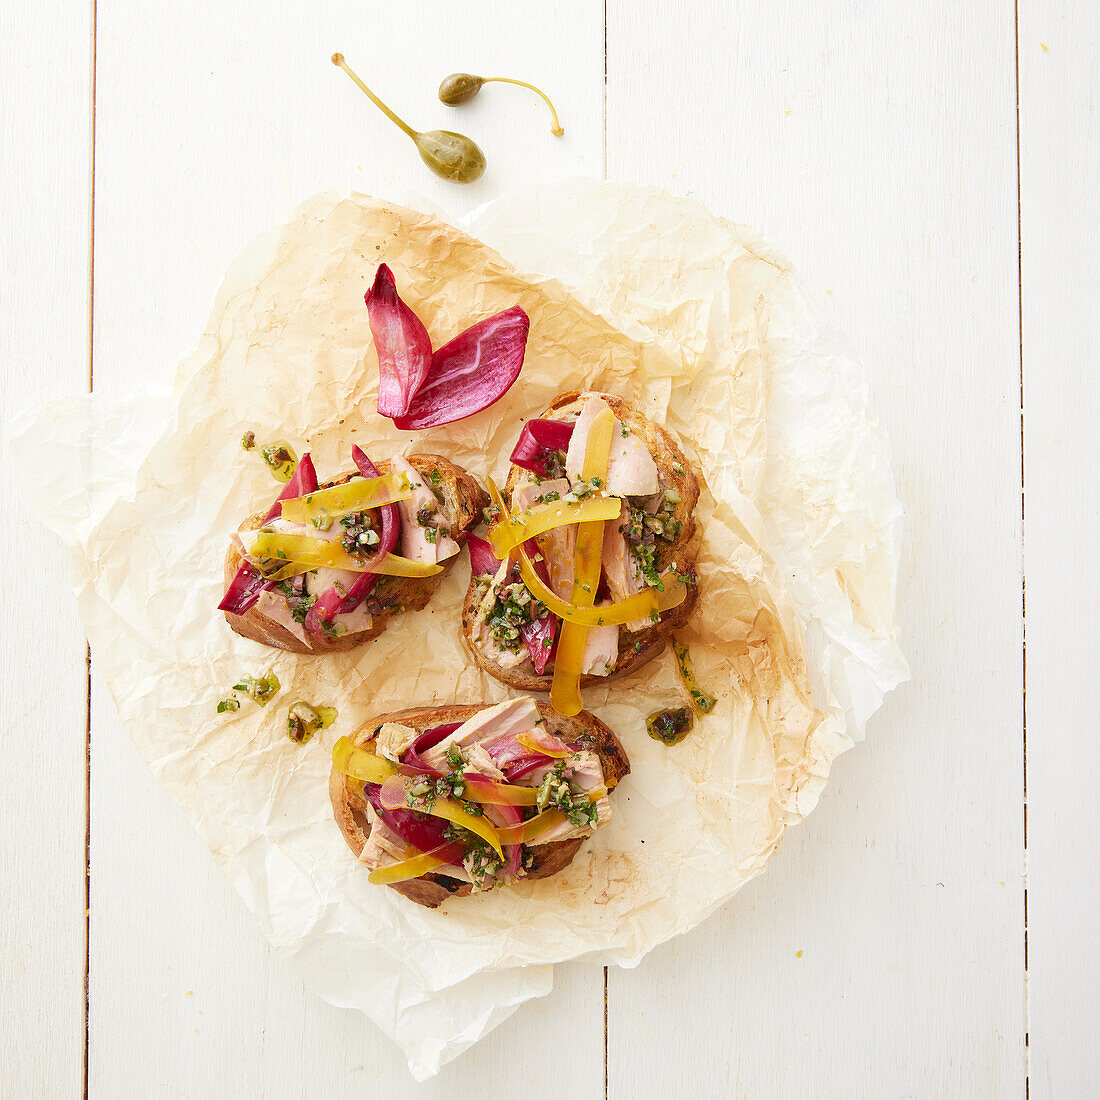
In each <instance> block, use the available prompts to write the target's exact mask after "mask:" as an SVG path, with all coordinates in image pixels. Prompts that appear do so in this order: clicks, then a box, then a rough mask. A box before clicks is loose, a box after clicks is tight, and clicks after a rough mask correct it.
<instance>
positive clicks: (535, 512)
mask: <svg viewBox="0 0 1100 1100" xmlns="http://www.w3.org/2000/svg"><path fill="white" fill-rule="evenodd" d="M622 507H623V502H622V500H620V499H619V497H589V498H588V499H587V500H578V501H570V500H554V501H551V502H550V503H549V504H536V505H535V506H534V507H532V508H528V509H527V511H526V512H518V513H513V514H512V515H511V516H509V517H508V518H507V519H503V518H502V519H501V522H500V523H497V524H495V525H494V526H493V527H492V528H491V529H490V531H489V542H491V543H492V545H493V553H494V554H496V556H497V557H498V558H501V559H502V560H503V558H504V557H505V556H506V555H507V553H508V551H509V550H511V549H512V548H513V547H515V546H519V545H520V543H522V542H526V541H527V539H530V538H534V537H535V535H541V534H542V533H543V532H545V531H551V530H553V529H554V528H555V527H564V526H565V525H566V524H567V523H584V522H586V521H589V520H592V521H595V520H609V519H618V518H619V515H620V514H621V512H622Z"/></svg>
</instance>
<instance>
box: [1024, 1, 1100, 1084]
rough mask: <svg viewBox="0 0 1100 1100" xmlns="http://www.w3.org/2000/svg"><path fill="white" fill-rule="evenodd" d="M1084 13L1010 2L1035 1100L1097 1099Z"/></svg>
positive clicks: (1093, 250) (1097, 284) (1095, 219)
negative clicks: (1015, 107)
mask: <svg viewBox="0 0 1100 1100" xmlns="http://www.w3.org/2000/svg"><path fill="white" fill-rule="evenodd" d="M1098 44H1100V11H1098V10H1097V7H1096V5H1095V4H1093V3H1088V2H1083V0H1077V2H1071V3H1060V4H1057V5H1055V4H1052V3H1044V2H1039V0H1024V2H1023V3H1021V4H1020V100H1021V106H1020V153H1021V221H1022V268H1023V270H1022V285H1023V293H1022V302H1023V350H1024V359H1023V363H1024V379H1023V388H1024V456H1025V459H1026V462H1025V468H1024V502H1025V514H1024V531H1025V536H1026V539H1025V551H1024V560H1025V563H1026V569H1027V801H1028V818H1027V822H1028V828H1027V843H1028V911H1027V917H1028V989H1029V997H1030V1019H1029V1025H1028V1031H1029V1037H1030V1046H1029V1054H1030V1083H1031V1096H1032V1097H1048V1096H1089V1095H1095V1094H1096V1091H1097V1088H1098V1087H1100V1051H1097V1049H1096V1044H1095V1042H1094V1037H1093V1028H1092V1027H1091V1026H1090V1022H1091V1021H1092V1019H1093V1018H1094V1016H1095V1005H1096V987H1097V981H1098V980H1100V947H1098V945H1097V943H1096V940H1095V936H1093V935H1092V934H1091V932H1092V925H1093V923H1094V921H1093V919H1092V914H1093V913H1094V912H1095V910H1096V906H1097V903H1098V901H1100V870H1098V861H1097V855H1098V848H1097V838H1096V832H1095V829H1090V828H1089V825H1088V822H1089V821H1090V819H1092V818H1094V816H1095V815H1094V813H1093V812H1092V806H1093V801H1094V794H1093V787H1094V783H1093V778H1094V776H1095V775H1096V773H1097V769H1098V768H1100V743H1098V741H1097V729H1098V723H1097V720H1096V707H1095V703H1094V699H1093V696H1092V685H1093V682H1094V679H1095V668H1094V666H1095V662H1096V655H1097V653H1100V625H1098V624H1100V596H1098V595H1097V589H1096V585H1095V582H1094V578H1095V573H1096V561H1097V546H1100V505H1098V503H1097V478H1096V471H1097V469H1098V468H1100V443H1098V442H1097V434H1096V426H1097V424H1098V423H1100V383H1098V382H1097V375H1096V360H1097V356H1098V354H1100V341H1098V340H1097V336H1096V328H1095V316H1094V315H1095V308H1096V302H1097V299H1098V298H1100V266H1098V264H1097V256H1098V255H1100V213H1098V212H1097V208H1096V202H1095V198H1094V195H1093V190H1094V188H1095V180H1096V178H1097V176H1098V174H1100V99H1098V93H1097V64H1096V57H1097V46H1098Z"/></svg>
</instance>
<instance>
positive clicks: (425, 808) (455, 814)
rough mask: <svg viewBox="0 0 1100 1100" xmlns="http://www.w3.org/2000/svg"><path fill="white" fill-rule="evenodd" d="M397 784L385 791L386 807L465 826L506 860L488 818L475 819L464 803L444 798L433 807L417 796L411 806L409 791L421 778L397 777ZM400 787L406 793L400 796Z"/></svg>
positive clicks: (433, 801) (436, 799) (436, 800)
mask: <svg viewBox="0 0 1100 1100" xmlns="http://www.w3.org/2000/svg"><path fill="white" fill-rule="evenodd" d="M395 778H396V779H397V782H396V783H393V780H392V779H391V783H393V786H392V787H389V786H387V788H386V789H385V790H383V791H382V805H383V806H387V807H388V808H389V809H405V810H408V809H412V810H417V811H418V812H420V813H422V814H431V816H432V817H440V818H442V819H443V820H444V821H449V822H450V823H451V824H452V825H461V826H462V828H463V829H469V830H470V832H471V833H474V834H476V835H477V836H479V837H481V839H482V840H484V841H485V842H486V844H489V845H490V846H491V847H492V848H493V849H494V850H495V851H496V853H497V855H498V856H500V858H501V859H503V858H504V853H503V852H502V851H501V849H500V837H499V836H497V831H496V828H495V827H494V826H493V824H492V822H490V821H487V820H486V819H485V818H484V817H480V816H478V817H475V816H474V815H473V814H472V813H470V811H469V810H467V809H465V808H464V807H463V805H462V803H461V802H456V801H455V800H454V799H452V798H440V797H438V796H437V797H436V798H435V799H433V800H432V802H431V803H430V804H429V803H428V802H427V801H425V800H424V799H418V798H417V797H416V796H415V795H414V796H413V800H412V802H411V803H410V802H409V788H410V787H411V786H412V785H413V784H414V783H417V782H419V781H420V778H421V777H419V776H400V777H395ZM398 787H400V790H401V791H402V792H403V794H402V795H400V796H398V797H395V795H397V790H398Z"/></svg>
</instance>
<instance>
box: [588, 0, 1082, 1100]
mask: <svg viewBox="0 0 1100 1100" xmlns="http://www.w3.org/2000/svg"><path fill="white" fill-rule="evenodd" d="M1082 48H1083V47H1082ZM1014 73H1015V59H1014V25H1013V9H1012V5H1011V4H1010V3H1003V2H1002V3H982V4H961V5H960V4H954V3H948V2H946V0H940V2H932V3H923V4H907V5H889V6H883V5H872V4H861V3H845V4H842V5H841V6H840V7H839V8H838V7H836V6H835V5H834V6H828V5H826V6H822V5H820V4H813V3H809V2H802V3H793V2H792V3H787V4H783V5H737V6H725V5H722V6H719V5H708V8H707V10H706V11H700V10H698V9H697V10H695V11H694V13H693V15H692V16H691V17H690V18H684V15H683V13H682V12H681V11H680V10H679V9H677V8H675V7H672V6H669V5H661V4H658V3H655V2H653V0H646V2H642V3H637V2H634V3H628V2H626V0H609V3H608V87H607V112H608V113H607V132H608V152H607V155H608V168H609V174H610V175H611V176H612V177H622V178H630V179H640V180H641V181H643V182H651V183H654V184H658V185H662V186H665V187H667V188H669V189H671V190H675V191H678V192H681V193H688V194H690V195H693V196H695V197H697V198H699V199H701V200H703V201H704V202H706V203H707V204H708V205H709V206H710V207H711V208H712V209H714V210H716V211H717V212H719V213H723V214H727V215H729V216H732V217H734V218H735V219H737V220H742V221H746V222H749V223H751V224H753V225H755V226H756V227H758V228H759V229H762V230H764V231H765V232H766V233H768V234H769V235H770V236H771V237H772V238H773V239H774V240H775V241H777V242H778V243H779V244H780V245H781V246H783V247H784V248H785V250H786V251H787V252H788V254H789V255H790V256H791V258H792V260H793V261H794V263H795V264H796V266H797V267H798V268H799V269H801V271H802V273H803V275H804V277H805V278H806V281H807V283H808V285H809V287H810V288H811V292H812V294H813V296H814V297H815V298H817V299H818V300H820V301H822V302H823V303H825V304H826V307H827V314H828V316H829V317H830V319H832V320H833V321H835V322H836V323H837V324H838V326H839V327H840V328H841V329H842V330H843V331H845V332H847V333H848V334H849V335H850V337H851V338H852V339H853V340H854V343H855V346H856V348H857V349H858V350H859V351H860V352H861V353H862V354H863V355H864V356H865V357H866V359H867V362H868V363H869V364H870V365H871V368H872V374H871V390H872V395H873V402H874V406H875V408H876V410H877V413H878V415H879V417H880V419H881V423H882V425H883V427H884V428H885V429H886V431H887V432H888V434H889V435H890V437H891V439H892V441H893V444H894V451H895V455H896V468H897V472H898V477H899V487H900V492H901V496H902V500H903V503H904V504H905V506H906V509H907V514H908V525H907V526H908V532H909V534H908V545H907V549H906V554H905V558H904V561H903V568H902V575H901V601H902V612H901V624H902V638H903V644H904V645H905V647H906V650H907V655H908V656H909V659H910V663H911V665H912V670H913V682H912V684H910V685H907V686H905V687H903V688H902V689H901V690H899V691H898V692H897V694H896V695H895V696H894V697H893V698H891V699H890V700H888V702H887V705H886V706H885V708H884V710H883V713H882V714H881V715H880V716H879V717H878V718H876V719H875V720H874V721H873V722H872V725H871V730H870V738H869V740H868V742H867V744H866V745H863V746H860V747H859V748H858V749H857V750H856V751H855V752H853V753H852V754H851V755H850V756H849V757H846V758H844V759H843V760H842V761H840V763H839V765H838V766H837V768H836V772H835V775H834V779H833V783H832V786H831V788H830V790H829V791H828V792H827V793H826V795H825V797H824V798H823V800H822V803H821V806H820V808H819V809H818V810H817V811H816V812H815V814H814V815H813V818H812V820H811V821H810V822H808V823H807V824H806V825H805V826H804V827H802V828H801V829H798V830H795V832H794V833H793V834H792V835H791V836H790V837H789V838H788V839H787V841H786V843H785V845H784V848H783V850H782V851H781V852H780V853H779V854H778V856H777V857H776V859H775V861H774V865H773V866H772V868H771V869H770V870H769V873H768V875H767V876H766V878H764V879H763V880H761V881H758V882H756V883H754V884H752V885H751V886H750V887H749V888H748V889H747V890H746V891H745V892H744V893H743V894H742V895H741V896H740V897H739V898H737V899H736V900H735V901H734V902H733V903H732V904H731V905H729V906H727V907H726V908H725V909H724V910H723V911H722V912H721V913H719V914H718V915H716V916H715V917H714V918H712V919H711V920H710V921H709V922H708V923H707V924H706V925H704V926H703V927H702V928H700V929H699V930H697V931H696V932H695V933H693V934H691V935H689V936H686V937H684V938H683V939H682V940H680V941H678V942H676V943H675V944H670V945H668V946H666V947H664V948H662V949H661V950H659V951H658V952H656V953H655V954H654V955H653V956H652V957H651V958H650V959H649V960H647V961H645V962H643V963H642V965H641V966H640V967H639V968H638V969H637V970H635V971H631V972H619V971H614V970H613V971H611V973H610V975H609V1002H608V1006H609V1033H608V1070H609V1077H610V1092H609V1095H610V1096H611V1097H612V1098H613V1100H614V1098H619V1097H622V1098H625V1097H633V1096H637V1095H664V1094H673V1095H700V1096H715V1095H727V1096H732V1095H753V1096H777V1095H778V1096H785V1095H799V1094H803V1095H822V1094H826V1095H835V1096H854V1095H860V1096H861V1095H876V1096H878V1095H882V1096H893V1095H1019V1094H1020V1093H1021V1092H1022V1090H1023V1085H1024V1046H1023V1039H1024V1035H1023V1032H1024V981H1023V945H1022V935H1021V933H1022V926H1023V911H1022V903H1023V888H1022V886H1023V884H1022V879H1021V874H1022V848H1023V836H1022V826H1023V815H1022V794H1023V792H1022V774H1023V768H1022V736H1021V723H1022V706H1021V691H1020V685H1021V645H1022V623H1021V607H1020V589H1021V560H1020V549H1021V530H1020V500H1019V491H1020V439H1019V433H1020V427H1019V376H1018V332H1017V325H1018V317H1017V283H1016V244H1017V240H1016V198H1017V194H1016V166H1015V110H1014V106H1015V89H1014ZM686 105H690V107H687V106H686ZM1082 178H1086V177H1085V176H1084V175H1082ZM1085 361H1086V360H1085V357H1084V356H1083V355H1082V356H1081V357H1080V359H1079V362H1080V363H1081V365H1082V368H1083V366H1084V363H1085Z"/></svg>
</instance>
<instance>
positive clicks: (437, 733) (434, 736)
mask: <svg viewBox="0 0 1100 1100" xmlns="http://www.w3.org/2000/svg"><path fill="white" fill-rule="evenodd" d="M461 725H462V723H461V722H447V723H446V724H445V725H442V726H435V727H434V728H432V729H430V730H425V731H424V732H423V733H422V734H421V735H420V736H419V737H418V738H417V739H416V740H415V741H414V742H413V743H412V744H411V745H410V746H409V747H408V748H407V749H406V750H405V751H404V752H403V753H402V754H401V763H402V764H408V766H409V767H410V768H416V769H417V771H422V772H426V773H427V774H428V775H434V776H440V775H442V774H443V773H442V772H441V771H439V769H438V768H433V767H431V765H429V764H427V763H425V761H424V759H423V757H421V755H420V754H421V753H422V752H427V751H428V749H434V748H435V746H436V745H438V744H439V742H440V741H442V740H443V738H444V737H448V736H450V734H452V733H454V731H455V730H456V729H458V727H459V726H461Z"/></svg>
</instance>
